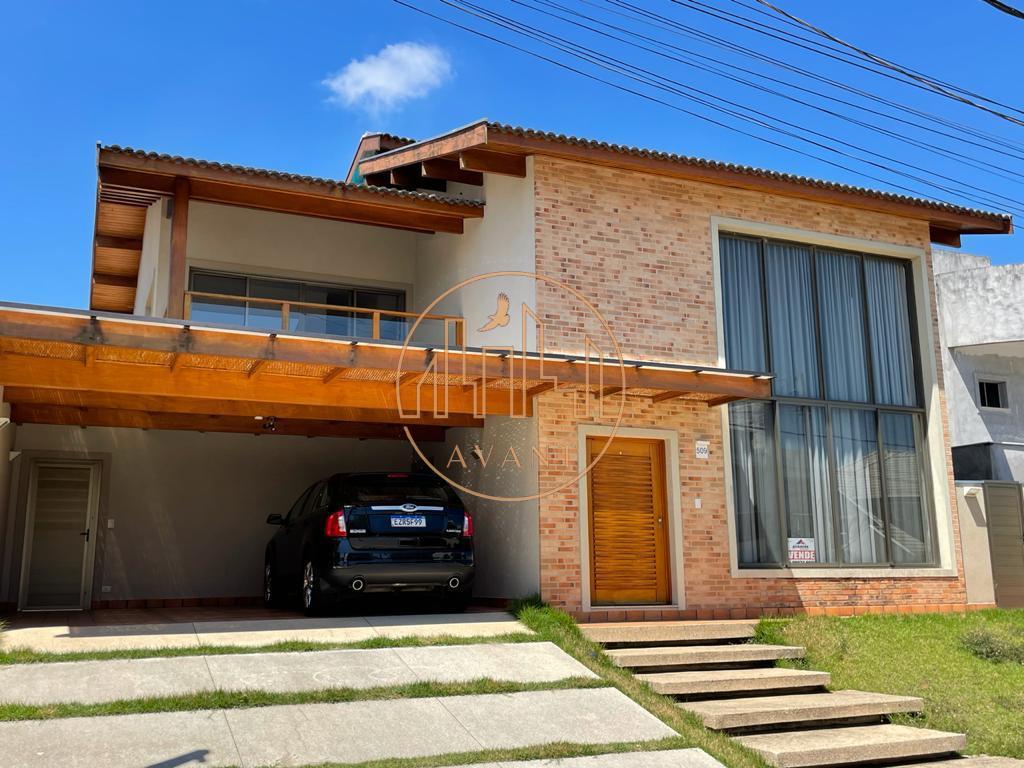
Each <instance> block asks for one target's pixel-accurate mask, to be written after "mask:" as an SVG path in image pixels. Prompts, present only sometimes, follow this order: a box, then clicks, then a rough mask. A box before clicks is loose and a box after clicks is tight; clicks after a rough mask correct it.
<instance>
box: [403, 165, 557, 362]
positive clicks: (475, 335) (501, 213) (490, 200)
mask: <svg viewBox="0 0 1024 768" xmlns="http://www.w3.org/2000/svg"><path fill="white" fill-rule="evenodd" d="M484 196H485V199H486V205H487V207H486V211H485V214H484V217H483V218H482V219H469V220H467V221H466V225H465V231H464V233H463V234H461V235H450V234H443V233H438V234H436V235H433V236H432V237H429V238H424V239H422V240H420V242H419V251H418V253H417V257H416V279H415V283H416V309H417V310H418V311H420V310H422V309H424V308H425V307H426V306H427V305H429V304H430V303H431V302H433V301H434V300H435V299H436V298H437V297H438V296H440V295H441V294H442V293H444V292H445V291H447V290H448V289H449V288H452V287H453V286H455V285H457V284H458V283H460V282H462V281H463V280H467V279H469V278H472V277H476V276H478V275H482V274H485V273H489V272H497V271H520V272H529V273H530V274H533V273H534V271H535V270H536V260H535V250H534V246H535V239H534V226H533V219H534V209H533V159H532V158H529V159H528V160H527V170H526V178H524V179H518V178H513V177H509V176H496V175H494V174H486V175H485V176H484ZM499 291H504V292H505V293H507V294H508V296H509V298H510V300H511V313H512V314H511V318H512V321H511V322H510V323H509V324H508V326H506V327H504V328H498V329H495V330H493V331H490V332H488V333H486V334H480V333H479V332H478V331H477V329H478V328H480V327H481V326H482V325H483V324H484V323H485V322H487V317H488V315H490V314H492V313H493V312H494V310H495V306H496V299H497V294H498V292H499ZM524 302H525V303H526V304H527V305H528V306H530V307H532V308H536V306H537V294H536V286H535V284H534V281H533V280H532V279H526V278H513V277H509V278H501V279H493V280H485V281H481V282H478V283H473V284H471V285H468V286H466V287H465V288H463V289H460V290H458V291H456V292H454V293H452V294H451V295H450V296H449V297H448V298H447V299H445V300H443V301H442V302H441V303H439V304H438V305H437V307H435V309H434V311H435V312H440V313H445V314H453V315H461V316H463V317H465V318H466V343H467V344H468V345H469V346H471V347H476V346H484V345H491V346H508V345H512V346H515V347H516V348H517V349H522V343H521V341H520V339H521V336H522V326H521V325H520V320H519V318H520V306H521V304H522V303H524ZM535 338H536V332H535V330H534V329H533V327H532V324H531V327H530V328H529V329H528V331H527V347H528V348H529V349H533V348H535Z"/></svg>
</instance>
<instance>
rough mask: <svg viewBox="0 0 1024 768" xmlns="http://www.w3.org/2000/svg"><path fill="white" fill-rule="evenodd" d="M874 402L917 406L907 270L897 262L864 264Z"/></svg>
mask: <svg viewBox="0 0 1024 768" xmlns="http://www.w3.org/2000/svg"><path fill="white" fill-rule="evenodd" d="M864 277H865V282H866V284H867V289H868V326H869V328H870V331H871V362H872V368H871V371H872V377H873V379H874V382H875V402H876V403H884V404H885V405H917V388H916V387H915V385H914V355H913V350H912V347H911V343H910V311H909V306H908V304H909V302H908V296H907V267H906V265H905V264H904V263H903V262H900V261H896V260H895V259H877V258H872V257H870V256H869V257H868V258H867V259H865V261H864Z"/></svg>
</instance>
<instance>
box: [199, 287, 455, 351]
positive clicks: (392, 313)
mask: <svg viewBox="0 0 1024 768" xmlns="http://www.w3.org/2000/svg"><path fill="white" fill-rule="evenodd" d="M193 299H215V300H217V301H229V302H237V303H239V304H242V305H243V306H244V305H246V304H270V305H274V306H277V307H279V308H280V310H281V330H284V331H287V330H290V328H289V327H288V326H289V321H290V319H291V312H292V309H297V310H305V309H314V310H323V311H325V312H326V311H329V312H347V313H352V314H355V315H363V316H366V317H369V318H370V321H371V328H372V330H371V333H370V338H371V339H374V340H379V339H380V321H381V318H382V317H385V318H390V317H395V318H401V319H403V320H409V319H415V318H422V319H423V320H443V321H445V322H446V323H448V322H451V323H452V324H453V325H454V326H455V343H456V344H457V345H458V346H460V347H461V346H462V342H463V339H464V338H465V323H466V320H465V318H463V317H459V316H458V315H435V314H425V315H421V314H419V313H418V312H405V311H402V310H397V309H367V308H366V307H346V306H341V305H338V304H316V303H314V302H311V301H288V300H284V299H264V298H257V297H254V296H232V295H231V294H226V293H206V292H204V291H185V313H184V314H185V319H186V320H188V319H191V317H192V300H193Z"/></svg>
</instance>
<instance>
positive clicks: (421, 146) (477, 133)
mask: <svg viewBox="0 0 1024 768" xmlns="http://www.w3.org/2000/svg"><path fill="white" fill-rule="evenodd" d="M486 141H487V124H486V123H485V122H479V123H476V124H475V125H471V126H469V127H467V128H461V129H459V130H458V131H455V132H453V133H451V134H448V135H447V136H439V137H438V138H436V139H430V140H429V141H420V142H416V143H415V144H410V145H408V146H406V147H400V148H398V149H395V150H392V151H390V152H386V153H384V154H380V155H376V156H374V157H368V158H366V159H365V160H363V161H361V162H360V163H359V170H360V171H361V172H362V174H363V175H364V176H366V175H367V174H371V173H379V172H380V171H390V170H391V169H392V168H397V167H399V166H402V165H410V164H412V163H419V162H422V161H424V160H433V159H434V158H436V157H444V156H445V155H454V154H457V153H458V152H461V151H462V150H464V149H468V148H470V147H476V146H480V145H482V144H484V143H486Z"/></svg>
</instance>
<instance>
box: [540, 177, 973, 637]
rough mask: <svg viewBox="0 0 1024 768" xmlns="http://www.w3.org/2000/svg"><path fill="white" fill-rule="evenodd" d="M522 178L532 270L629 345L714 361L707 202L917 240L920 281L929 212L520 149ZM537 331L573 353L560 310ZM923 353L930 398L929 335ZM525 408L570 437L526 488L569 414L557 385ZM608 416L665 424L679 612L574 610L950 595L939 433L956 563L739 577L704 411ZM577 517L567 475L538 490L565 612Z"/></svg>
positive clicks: (822, 607)
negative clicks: (586, 306)
mask: <svg viewBox="0 0 1024 768" xmlns="http://www.w3.org/2000/svg"><path fill="white" fill-rule="evenodd" d="M534 192H535V229H536V259H537V272H538V273H539V274H542V275H548V276H551V277H555V278H557V279H559V280H561V281H564V282H565V283H567V284H569V285H571V286H572V287H574V288H576V289H577V290H579V291H580V292H582V293H583V294H584V295H586V296H587V297H588V298H590V299H591V300H593V301H594V303H595V304H596V305H597V306H598V307H599V308H600V310H601V311H602V313H604V315H605V316H606V317H607V318H608V319H609V321H610V322H611V323H612V326H613V330H614V332H615V334H616V336H617V339H618V341H619V343H620V345H621V348H622V352H623V355H624V356H625V357H628V358H633V359H650V360H664V361H672V362H677V363H678V362H686V363H697V364H708V365H714V364H716V362H717V357H718V352H717V334H716V324H715V291H714V284H713V263H712V235H711V217H712V216H722V217H730V218H736V219H742V220H745V221H754V222H761V223H767V224H773V225H780V226H788V227H794V228H799V229H803V230H812V231H815V232H822V233H824V234H830V235H839V236H846V237H852V238H858V239H862V240H875V241H880V242H884V243H891V244H898V245H907V246H913V247H917V248H922V249H924V250H925V251H926V253H928V254H929V258H928V264H927V268H928V269H927V271H928V275H927V277H928V280H929V282H930V279H931V264H930V243H929V237H928V224H927V223H926V222H923V221H915V220H910V219H903V218H899V217H895V216H890V215H884V214H878V213H873V212H868V211H862V210H857V209H852V208H844V207H839V206H834V205H823V204H818V203H815V202H811V201H806V200H799V199H795V198H785V197H777V196H771V195H767V194H763V193H758V192H750V191H745V190H740V189H731V188H727V187H722V186H714V185H708V184H699V183H692V182H686V181H680V180H676V179H669V178H664V177H659V176H653V175H644V174H639V173H631V172H627V171H621V170H616V169H612V168H604V167H600V166H594V165H584V164H579V163H571V162H566V161H562V160H557V159H552V158H544V157H537V158H536V160H535V164H534ZM931 295H932V306H931V315H932V323H933V334H934V338H935V339H936V341H937V340H938V328H937V315H936V311H935V306H934V294H931ZM557 300H558V297H557V295H556V291H554V290H552V289H550V288H549V287H547V286H545V285H544V284H539V285H538V296H537V303H538V309H539V310H540V312H541V316H544V317H553V316H557V314H558V313H557V312H555V311H553V310H554V307H553V306H552V302H555V301H557ZM546 303H547V304H546ZM546 306H547V310H546ZM545 332H546V333H547V340H546V345H547V346H548V347H549V348H550V349H561V350H563V351H566V352H581V351H582V350H581V349H580V339H579V331H578V329H577V328H576V327H573V326H572V324H571V323H570V322H566V323H564V324H563V325H562V326H559V324H558V323H557V322H555V323H553V324H551V325H547V326H546V329H545ZM932 353H933V354H934V355H935V357H936V361H937V362H936V367H937V373H938V376H939V377H940V378H939V392H940V400H943V396H942V384H941V371H942V366H941V363H940V362H938V355H939V350H938V348H936V349H934V350H932ZM940 405H941V406H942V407H941V412H942V413H943V425H942V426H943V434H944V435H948V424H947V423H946V417H945V412H946V411H945V403H944V402H940ZM536 412H537V415H538V428H539V440H540V446H541V449H542V451H546V450H565V448H566V447H568V449H569V457H568V459H569V463H568V464H567V465H566V464H561V465H554V464H552V465H548V466H545V467H542V468H541V478H540V484H541V487H542V488H544V487H553V486H555V485H558V484H560V483H562V482H565V481H567V480H569V479H571V473H572V472H573V470H574V468H575V467H576V466H578V465H577V461H578V458H577V455H576V454H577V447H576V446H577V426H578V424H579V423H580V420H579V419H578V418H577V417H575V416H574V415H573V407H572V396H571V394H568V393H562V392H550V393H547V394H545V395H543V396H541V397H540V398H539V400H538V403H537V408H536ZM622 426H624V427H641V428H657V429H668V430H676V431H678V434H679V446H680V456H679V475H680V493H681V497H682V502H681V509H682V518H683V520H682V531H681V532H680V531H673V532H672V535H673V536H676V537H678V536H680V535H681V537H682V547H681V551H682V553H683V563H684V569H685V576H684V582H685V587H684V591H685V607H686V610H685V611H683V612H682V613H679V612H678V611H668V610H663V609H658V608H652V609H648V610H642V611H641V610H637V611H629V612H624V611H621V610H618V611H617V610H603V609H602V610H597V611H594V612H592V613H591V614H589V615H586V616H582V615H581V618H585V619H590V620H603V619H611V620H616V619H623V618H631V619H632V618H670V617H675V616H677V615H680V616H682V617H686V618H712V617H713V618H727V617H730V616H731V617H738V616H745V615H759V614H761V613H765V614H778V613H783V614H785V613H792V612H794V611H806V612H809V613H818V612H821V613H826V612H827V613H833V614H840V615H844V614H853V613H861V612H866V611H869V610H874V611H890V612H896V611H925V610H954V609H963V608H964V607H965V604H966V591H965V586H964V580H963V568H962V566H961V562H960V557H961V556H960V538H959V528H958V525H957V519H956V509H955V502H954V501H953V500H955V498H956V495H955V492H954V488H953V477H952V462H951V459H950V455H949V450H948V447H947V448H946V449H945V452H944V453H945V457H946V462H945V466H944V467H941V468H939V469H938V471H942V472H945V474H946V476H947V479H948V483H949V489H950V490H949V492H950V499H951V503H953V504H954V509H953V532H952V533H953V545H954V550H955V552H956V566H957V568H956V570H957V574H958V576H956V577H912V578H870V579H865V578H860V579H852V578H847V577H839V578H828V579H817V578H815V579H810V578H743V579H738V578H733V577H732V575H731V570H730V556H729V552H730V548H731V546H732V542H731V541H730V537H729V533H728V520H727V509H726V495H725V471H726V469H725V463H724V457H723V451H722V420H721V414H720V412H719V409H716V408H708V407H706V406H704V405H703V404H700V403H692V402H690V403H687V402H686V401H683V400H675V401H667V402H663V403H659V404H652V403H651V402H650V401H649V400H648V399H646V398H629V399H628V401H627V403H626V410H625V414H624V417H623V419H622ZM694 440H708V441H709V442H710V449H711V456H710V459H709V460H708V461H699V462H698V461H696V460H694V459H693V441H694ZM945 444H946V445H947V446H948V437H947V438H946V440H945ZM932 471H933V472H934V471H936V468H935V467H933V468H932ZM696 496H700V497H701V499H702V508H701V509H695V508H694V503H693V502H694V497H696ZM940 514H942V512H941V510H940ZM579 519H580V518H579V499H578V492H577V489H576V486H575V485H571V486H570V487H568V488H566V489H565V490H563V491H561V492H559V493H556V494H553V495H550V496H546V497H544V498H542V499H541V501H540V535H541V543H540V546H541V593H542V596H543V597H544V599H546V600H548V601H550V602H552V603H554V604H556V605H559V606H561V607H563V608H565V609H567V610H569V611H571V612H574V613H576V614H578V615H579V614H581V609H582V582H583V579H585V578H588V576H587V574H584V573H582V571H581V561H580V557H581V553H580V533H581V532H580V525H579ZM673 588H674V589H675V588H676V586H675V585H674V587H673Z"/></svg>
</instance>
